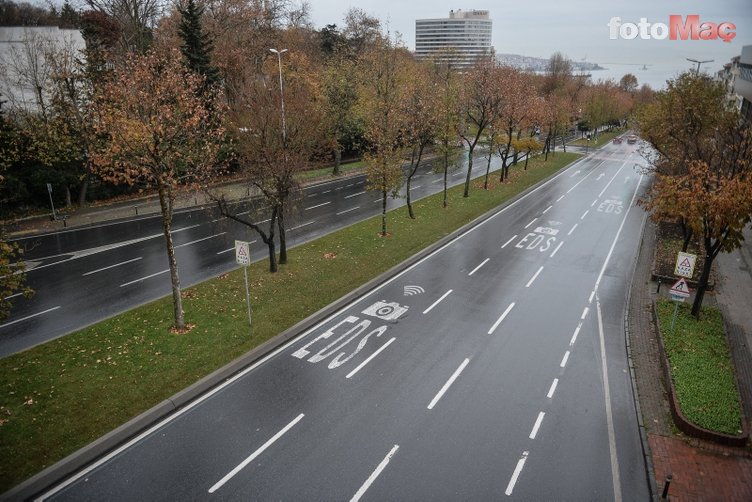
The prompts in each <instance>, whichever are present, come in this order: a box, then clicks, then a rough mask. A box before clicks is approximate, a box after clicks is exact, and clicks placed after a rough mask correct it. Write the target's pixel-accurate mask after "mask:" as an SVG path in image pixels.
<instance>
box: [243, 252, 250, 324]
mask: <svg viewBox="0 0 752 502" xmlns="http://www.w3.org/2000/svg"><path fill="white" fill-rule="evenodd" d="M243 275H244V276H245V302H246V305H248V326H250V325H251V292H250V290H249V289H248V266H245V267H243Z"/></svg>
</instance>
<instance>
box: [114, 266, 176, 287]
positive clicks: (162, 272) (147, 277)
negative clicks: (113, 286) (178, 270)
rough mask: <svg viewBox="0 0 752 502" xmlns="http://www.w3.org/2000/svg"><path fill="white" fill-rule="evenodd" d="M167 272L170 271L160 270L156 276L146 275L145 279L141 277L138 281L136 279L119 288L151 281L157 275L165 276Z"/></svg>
mask: <svg viewBox="0 0 752 502" xmlns="http://www.w3.org/2000/svg"><path fill="white" fill-rule="evenodd" d="M169 271H170V269H169V268H168V269H167V270H162V271H161V272H157V273H156V274H151V275H147V276H146V277H142V278H140V279H136V280H135V281H131V282H126V283H125V284H121V285H120V287H121V288H124V287H125V286H130V285H131V284H136V283H137V282H141V281H145V280H146V279H151V278H152V277H156V276H158V275H162V274H166V273H167V272H169Z"/></svg>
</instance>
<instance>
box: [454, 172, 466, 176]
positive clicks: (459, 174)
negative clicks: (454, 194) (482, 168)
mask: <svg viewBox="0 0 752 502" xmlns="http://www.w3.org/2000/svg"><path fill="white" fill-rule="evenodd" d="M463 174H467V173H463V172H461V171H460V172H458V173H455V174H453V175H452V176H462V175H463Z"/></svg>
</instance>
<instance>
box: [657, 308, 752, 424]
mask: <svg viewBox="0 0 752 502" xmlns="http://www.w3.org/2000/svg"><path fill="white" fill-rule="evenodd" d="M674 305H675V304H674V302H672V301H669V300H665V299H663V300H659V302H658V315H659V317H660V321H661V335H662V337H663V343H664V345H665V347H666V355H667V356H668V360H669V362H670V365H671V378H672V380H673V382H674V388H675V389H676V397H677V400H678V401H679V404H680V406H681V410H682V413H683V414H684V416H685V417H686V418H687V419H688V420H689V421H691V422H693V423H694V424H696V425H699V426H700V427H703V428H705V429H708V430H712V431H716V432H723V433H726V434H732V435H736V434H741V432H742V430H741V412H740V401H739V392H738V391H737V388H736V382H735V380H734V367H733V365H732V364H731V360H730V358H729V349H728V345H727V343H726V335H725V331H724V327H723V318H722V317H721V313H720V312H719V311H718V309H715V308H712V307H704V308H703V309H702V312H701V315H700V320H699V321H697V320H695V318H694V317H692V315H691V314H690V310H691V304H689V303H683V304H681V305H680V306H679V311H678V314H677V317H676V325H675V328H674V330H672V329H671V319H672V317H673V315H674Z"/></svg>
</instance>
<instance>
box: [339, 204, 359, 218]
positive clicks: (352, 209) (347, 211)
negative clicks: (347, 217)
mask: <svg viewBox="0 0 752 502" xmlns="http://www.w3.org/2000/svg"><path fill="white" fill-rule="evenodd" d="M356 209H360V206H355V207H351V208H350V209H345V210H344V211H340V212H339V213H335V214H336V215H337V216H339V215H341V214H345V213H349V212H350V211H355V210H356Z"/></svg>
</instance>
